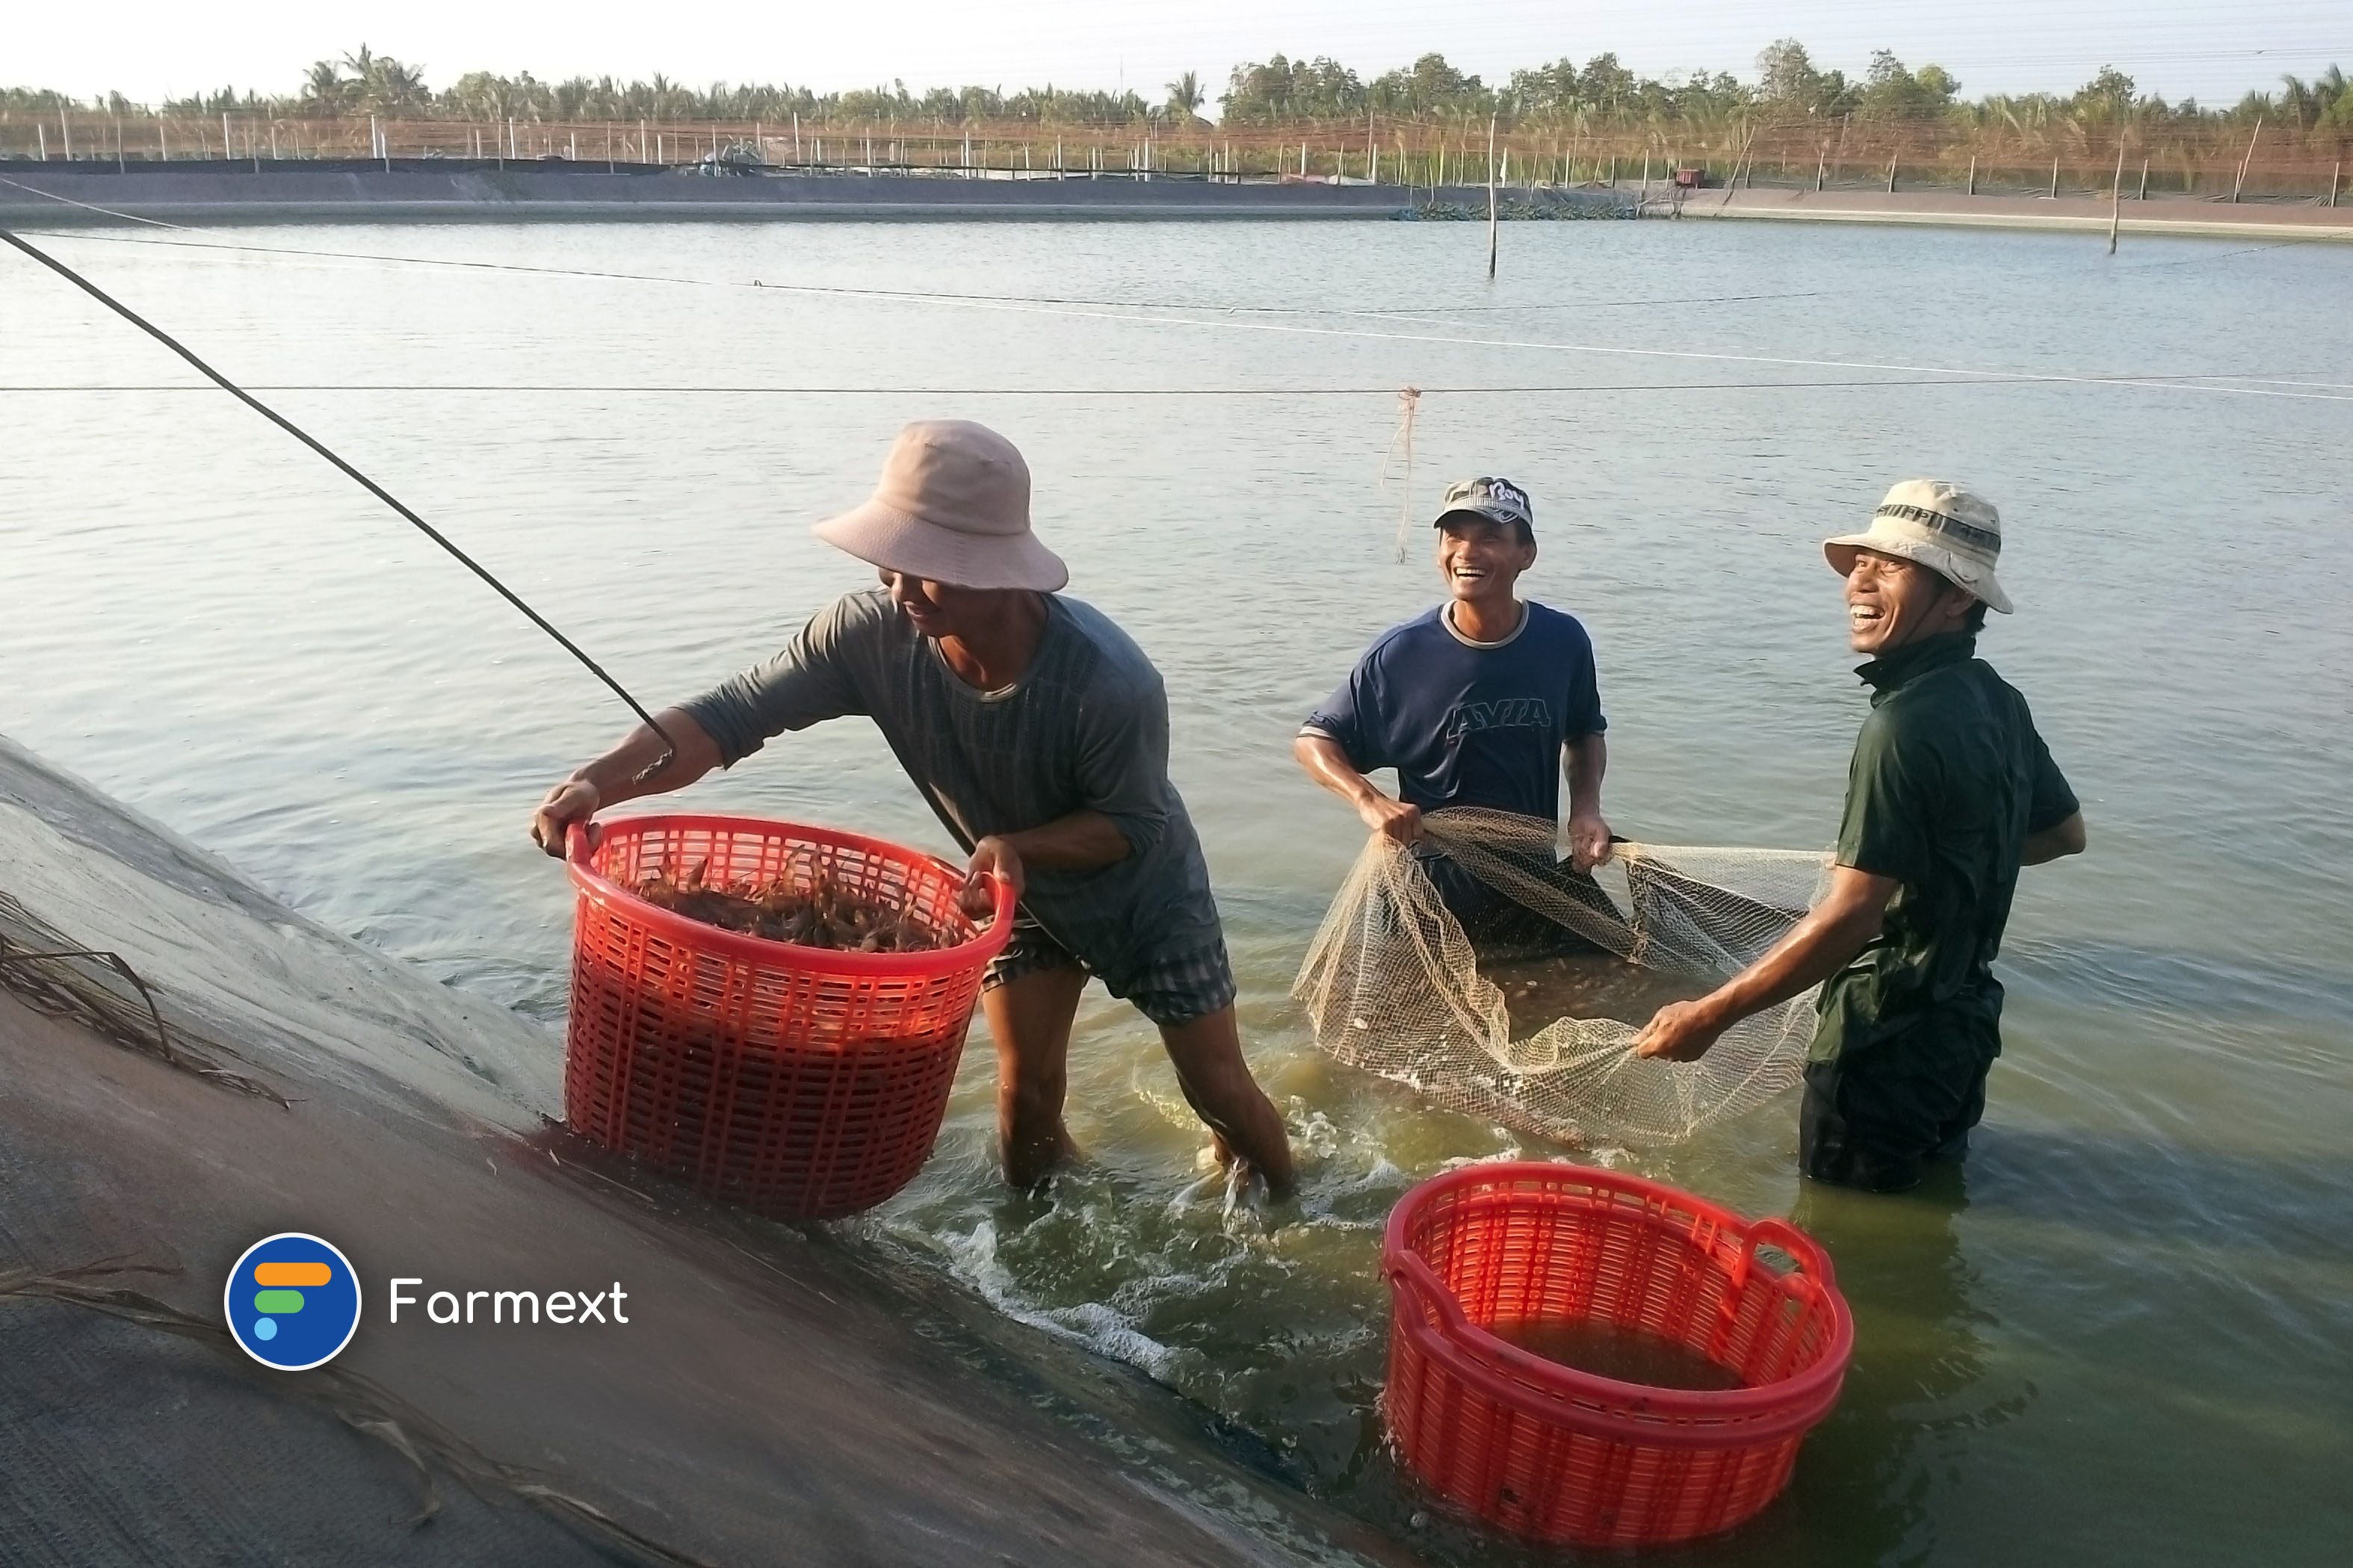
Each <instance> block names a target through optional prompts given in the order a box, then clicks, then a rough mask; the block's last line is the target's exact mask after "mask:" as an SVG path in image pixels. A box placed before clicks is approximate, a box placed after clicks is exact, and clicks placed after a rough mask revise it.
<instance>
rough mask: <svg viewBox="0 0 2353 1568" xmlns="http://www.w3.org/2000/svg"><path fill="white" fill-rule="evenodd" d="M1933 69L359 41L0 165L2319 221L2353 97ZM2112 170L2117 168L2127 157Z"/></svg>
mask: <svg viewBox="0 0 2353 1568" xmlns="http://www.w3.org/2000/svg"><path fill="white" fill-rule="evenodd" d="M1962 88H1963V84H1962V83H1961V82H1959V81H1958V80H1957V79H1955V78H1954V76H1953V74H1952V73H1951V72H1950V71H1948V70H1946V69H1945V68H1943V67H1941V66H1937V65H1934V64H1925V65H1921V66H1918V67H1913V66H1908V65H1906V64H1905V62H1903V61H1902V60H1900V59H1898V58H1895V57H1894V55H1893V54H1890V53H1888V52H1886V51H1884V50H1883V51H1881V52H1880V53H1878V54H1875V55H1873V57H1872V59H1871V63H1870V65H1869V67H1868V68H1866V69H1865V70H1864V71H1863V72H1862V75H1861V76H1859V77H1849V76H1848V75H1846V74H1845V73H1844V72H1843V71H1841V70H1836V69H1823V68H1820V67H1818V66H1817V65H1816V64H1815V63H1814V60H1813V58H1812V56H1811V55H1810V53H1809V52H1808V51H1807V49H1806V47H1805V46H1804V45H1802V44H1800V43H1799V42H1798V41H1796V40H1795V39H1790V38H1785V39H1782V40H1781V41H1780V42H1778V43H1777V44H1774V45H1773V46H1772V47H1769V48H1767V49H1766V50H1764V51H1763V52H1762V53H1761V54H1759V55H1758V56H1757V60H1756V62H1755V68H1754V70H1753V72H1752V74H1751V76H1749V77H1748V78H1746V79H1744V78H1741V77H1737V76H1735V75H1733V74H1732V73H1730V72H1728V71H1713V72H1709V71H1694V72H1692V73H1689V74H1688V75H1686V74H1683V73H1681V72H1675V73H1670V74H1669V75H1667V76H1665V77H1644V76H1639V75H1637V74H1636V73H1635V72H1633V71H1632V70H1630V69H1628V68H1626V67H1625V66H1623V65H1621V64H1620V62H1619V60H1618V58H1617V57H1616V56H1615V55H1609V54H1601V55H1596V56H1594V57H1593V58H1590V59H1588V60H1587V61H1586V62H1585V63H1584V64H1583V65H1581V66H1580V65H1577V64H1576V63H1574V62H1573V61H1571V60H1569V59H1568V58H1561V59H1557V60H1555V61H1553V62H1552V63H1551V64H1549V65H1541V66H1535V67H1533V68H1528V69H1525V70H1517V71H1514V72H1512V73H1511V75H1510V76H1509V77H1507V78H1505V79H1504V80H1503V81H1501V82H1500V83H1493V84H1490V83H1488V82H1486V81H1483V80H1482V79H1480V78H1478V77H1476V76H1472V75H1470V74H1468V73H1466V72H1463V71H1461V70H1458V69H1456V68H1454V67H1453V66H1452V65H1451V64H1449V63H1448V61H1447V59H1446V58H1445V57H1444V56H1442V55H1436V54H1430V55H1424V56H1423V57H1421V58H1419V59H1418V60H1416V61H1414V62H1413V63H1412V64H1411V65H1409V66H1405V67H1401V68H1398V69H1396V70H1392V71H1387V72H1384V73H1382V74H1381V75H1379V76H1376V77H1374V78H1372V79H1369V80H1367V79H1364V78H1362V77H1359V76H1358V75H1357V74H1356V72H1355V71H1353V70H1351V69H1349V68H1347V67H1345V66H1344V65H1342V64H1340V63H1339V62H1338V61H1336V60H1333V59H1328V58H1320V57H1319V58H1312V59H1293V58H1289V57H1286V56H1282V55H1277V56H1274V57H1273V58H1270V59H1265V60H1259V61H1255V62H1251V63H1247V64H1243V65H1240V66H1236V67H1235V68H1233V69H1232V70H1231V71H1230V72H1229V73H1228V74H1227V77H1226V82H1225V90H1224V91H1223V92H1222V93H1219V94H1217V95H1216V98H1217V105H1218V111H1219V119H1218V121H1217V123H1215V124H1212V123H1210V121H1208V120H1207V119H1205V118H1203V115H1204V112H1205V110H1207V109H1208V106H1209V101H1210V98H1211V84H1210V83H1207V82H1205V81H1204V80H1203V79H1202V78H1201V76H1200V75H1199V73H1198V72H1195V71H1187V72H1186V73H1185V74H1184V75H1182V76H1180V77H1179V78H1177V79H1176V80H1175V81H1172V82H1169V83H1168V84H1166V89H1165V90H1164V91H1163V93H1162V94H1161V95H1160V96H1159V97H1158V98H1157V99H1156V100H1155V99H1147V98H1146V97H1145V95H1143V94H1141V93H1138V92H1130V91H1122V92H1101V91H1072V90H1069V89H1062V88H1056V87H1051V86H1048V87H1037V88H1024V89H1021V90H1019V91H1018V92H1007V91H1005V90H1004V89H1001V88H984V87H965V88H958V89H949V88H933V89H929V90H927V91H924V92H922V93H917V92H914V91H912V90H911V89H908V87H907V86H906V84H905V83H903V82H892V84H891V85H890V86H888V87H876V88H868V89H856V90H852V91H848V92H818V91H815V90H814V89H808V88H802V87H789V86H781V85H778V86H752V85H745V86H735V85H731V84H729V83H726V82H715V83H713V84H712V85H711V86H709V87H707V88H700V89H698V88H692V87H688V86H686V85H685V84H684V83H681V82H675V81H671V80H670V79H669V78H667V77H661V76H657V77H655V78H653V79H651V80H650V81H628V82H623V81H620V80H618V79H615V78H612V77H598V78H594V79H592V78H588V77H574V78H571V79H568V80H565V81H542V80H540V79H538V78H536V77H533V76H532V75H530V74H528V73H525V74H523V75H520V76H514V77H502V76H493V75H491V74H490V73H488V72H485V71H474V72H470V73H468V74H467V75H464V76H460V77H459V78H458V79H455V80H454V81H451V82H450V83H449V84H448V86H446V87H443V88H439V89H436V88H434V87H433V86H431V85H430V84H428V82H427V79H426V72H425V68H423V67H421V66H415V65H411V64H409V63H408V62H406V61H405V60H400V59H396V58H393V57H391V56H389V55H380V54H377V53H375V51H374V50H372V49H369V48H366V47H361V48H360V49H357V50H355V51H354V52H353V53H351V54H348V55H346V56H344V57H343V58H341V59H338V60H321V61H319V62H318V63H317V64H316V65H314V66H312V67H311V69H310V71H309V73H308V74H307V75H306V76H305V78H304V79H303V80H302V82H301V84H300V86H299V87H298V88H297V89H295V90H294V91H291V92H288V93H283V94H275V95H264V94H262V93H259V92H255V91H250V90H248V91H245V92H238V91H237V90H236V89H230V88H223V89H220V90H218V91H216V92H210V93H201V94H197V95H195V96H192V97H188V98H182V99H174V100H171V101H169V102H166V103H163V104H158V105H153V106H150V105H144V104H137V103H132V102H131V101H129V100H126V99H125V98H124V97H123V96H122V95H121V94H120V93H109V94H107V95H105V96H103V97H101V98H97V99H91V100H77V99H74V98H71V97H69V96H68V95H66V94H63V93H59V92H54V91H43V90H35V89H0V159H8V160H12V161H13V160H21V159H48V158H58V157H64V158H72V159H79V160H84V161H88V160H91V159H106V160H111V161H114V162H117V163H123V164H125V165H127V164H128V163H130V162H131V161H132V160H137V161H139V162H142V163H143V162H146V161H149V160H159V159H183V160H184V159H189V158H195V159H211V158H219V157H236V158H240V159H243V158H250V159H253V160H255V161H256V162H257V163H259V161H261V160H263V159H278V158H293V159H304V158H352V157H364V158H369V159H385V160H386V161H390V160H392V159H394V158H396V157H399V158H428V157H438V158H448V157H457V158H473V159H484V158H497V159H502V160H503V159H510V158H539V159H558V160H571V161H580V162H605V163H618V162H622V161H627V162H628V163H632V164H645V163H650V164H656V165H660V166H674V165H678V164H681V163H698V162H709V163H713V164H714V165H716V164H717V163H719V162H720V161H721V160H722V159H728V160H742V161H749V162H754V163H785V164H792V165H799V166H821V167H864V168H870V169H872V168H898V169H911V170H934V171H936V170H953V171H958V172H964V173H973V172H977V171H985V170H996V171H1010V172H1036V171H1040V170H1047V171H1050V170H1056V169H1060V170H1066V171H1078V172H1095V173H1112V174H1127V173H1131V172H1134V173H1149V174H1155V175H1175V174H1187V175H1193V176H1208V175H1219V176H1228V177H1230V176H1243V177H1251V178H1274V177H1277V176H1282V177H1290V178H1312V179H1346V180H1365V179H1374V180H1378V181H1379V182H1380V183H1382V184H1413V185H1433V186H1435V185H1443V184H1456V185H1460V184H1465V183H1468V184H1480V183H1483V182H1484V181H1485V180H1486V179H1487V178H1488V165H1487V132H1488V126H1489V124H1490V121H1491V120H1492V121H1493V123H1494V125H1495V127H1496V129H1497V131H1498V132H1499V135H1498V139H1497V151H1498V153H1499V154H1500V156H1499V158H1498V159H1497V161H1496V171H1497V174H1498V177H1499V178H1500V180H1501V181H1502V183H1504V184H1522V185H1529V184H1555V185H1575V184H1605V185H1616V184H1620V182H1621V181H1623V182H1633V183H1637V184H1641V185H1642V186H1644V187H1647V186H1648V185H1649V184H1650V182H1651V178H1652V175H1653V173H1654V172H1655V173H1656V174H1657V176H1658V177H1659V178H1661V179H1664V178H1666V173H1667V171H1668V170H1669V169H1691V170H1693V171H1694V174H1693V175H1692V176H1690V177H1689V180H1688V181H1687V183H1692V182H1695V183H1699V184H1711V183H1715V182H1718V181H1721V180H1725V179H1744V178H1745V179H1746V181H1747V183H1748V184H1751V185H1754V184H1757V183H1758V181H1759V179H1760V178H1761V179H1762V180H1763V181H1764V183H1766V184H1768V185H1769V184H1779V185H1782V186H1784V187H1791V186H1795V187H1799V188H1803V187H1807V186H1813V187H1817V188H1828V187H1831V186H1848V187H1852V186H1857V185H1861V186H1866V187H1868V186H1879V187H1883V188H1884V189H1886V190H1889V191H1894V190H1895V189H1897V188H1898V186H1899V184H1901V183H1903V182H1907V181H1908V182H1913V183H1915V184H1917V183H1921V182H1926V183H1927V184H1936V185H1946V186H1958V187H1961V188H1964V189H1967V190H1969V191H1981V190H2009V191H2011V192H2013V193H2018V194H2024V193H2027V192H2042V193H2044V194H2048V195H2058V194H2060V193H2061V191H2062V190H2063V189H2064V190H2073V191H2075V192H2078V193H2081V192H2084V191H2086V190H2094V189H2112V188H2115V187H2116V185H2117V184H2119V183H2120V181H2121V179H2122V178H2123V177H2124V176H2125V175H2126V174H2128V175H2129V177H2130V179H2131V181H2132V186H2133V189H2134V191H2135V193H2136V194H2147V193H2149V192H2157V193H2159V194H2163V193H2168V192H2174V193H2187V194H2191V195H2211V196H2216V197H2222V196H2227V197H2228V198H2229V199H2232V200H2237V199H2239V198H2240V196H2241V195H2242V192H2244V193H2248V194H2253V195H2270V196H2273V197H2275V198H2283V199H2291V200H2306V201H2309V200H2321V201H2327V202H2328V203H2329V204H2330V205H2335V204H2336V202H2337V199H2338V194H2339V192H2340V190H2342V189H2343V188H2344V185H2345V182H2344V174H2345V168H2346V165H2347V164H2348V163H2353V84H2348V82H2347V80H2346V78H2345V74H2344V72H2343V71H2341V70H2340V69H2338V68H2337V67H2335V66H2331V67H2329V68H2327V70H2324V71H2322V72H2320V73H2318V74H2317V75H2316V76H2314V77H2313V78H2311V79H2309V80H2307V79H2303V78H2300V77H2295V76H2287V77H2283V78H2282V79H2280V85H2279V88H2278V89H2277V90H2276V91H2271V92H2250V93H2248V94H2246V95H2245V96H2244V97H2243V98H2242V99H2240V100H2238V101H2237V102H2236V103H2232V104H2230V105H2228V106H2227V107H2209V106H2206V105H2202V104H2200V103H2197V102H2195V101H2194V100H2189V99H2182V100H2176V101H2171V102H2168V101H2167V100H2166V99H2164V98H2163V97H2162V96H2161V95H2158V94H2157V93H2153V92H2144V91H2142V90H2141V87H2140V84H2139V83H2138V82H2137V81H2135V80H2134V79H2132V78H2131V77H2129V76H2126V75H2125V74H2124V73H2123V72H2122V71H2119V70H2117V69H2116V68H2114V67H2108V68H2103V69H2102V70H2101V71H2100V72H2099V73H2098V74H2097V75H2095V76H2094V77H2093V78H2092V79H2091V80H2089V81H2087V82H2085V83H2084V85H2083V86H2081V87H2079V88H2077V89H2075V90H2074V91H2073V92H2069V93H2024V94H1993V95H1989V96H1985V97H1980V98H1976V99H1970V98H1966V97H1964V96H1963V93H1962ZM2127 165H2129V166H2128V167H2127Z"/></svg>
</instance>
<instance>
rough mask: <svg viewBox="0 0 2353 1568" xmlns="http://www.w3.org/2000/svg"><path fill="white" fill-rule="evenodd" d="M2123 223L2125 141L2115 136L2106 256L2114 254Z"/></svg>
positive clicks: (2119, 134) (2118, 135)
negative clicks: (2113, 185) (2113, 182)
mask: <svg viewBox="0 0 2353 1568" xmlns="http://www.w3.org/2000/svg"><path fill="white" fill-rule="evenodd" d="M2124 223H2125V139H2124V136H2123V134H2122V133H2121V132H2119V133H2118V134H2117V136H2116V190H2115V192H2114V193H2113V195H2112V196H2111V199H2110V201H2109V204H2108V254H2109V255H2110V256H2114V255H2115V254H2116V231H2117V230H2118V229H2120V228H2122V227H2123V226H2124Z"/></svg>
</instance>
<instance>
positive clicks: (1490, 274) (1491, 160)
mask: <svg viewBox="0 0 2353 1568" xmlns="http://www.w3.org/2000/svg"><path fill="white" fill-rule="evenodd" d="M1494 280H1495V117H1494V116H1493V115H1492V114H1491V115H1489V116H1488V117H1487V281H1488V282H1490V283H1493V281H1494Z"/></svg>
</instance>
